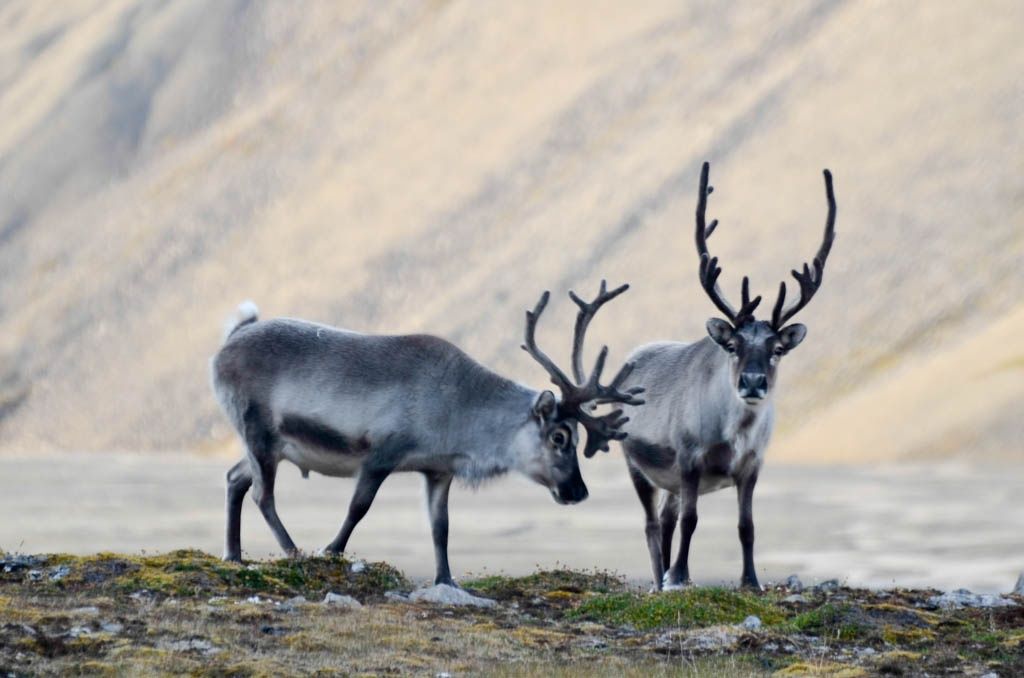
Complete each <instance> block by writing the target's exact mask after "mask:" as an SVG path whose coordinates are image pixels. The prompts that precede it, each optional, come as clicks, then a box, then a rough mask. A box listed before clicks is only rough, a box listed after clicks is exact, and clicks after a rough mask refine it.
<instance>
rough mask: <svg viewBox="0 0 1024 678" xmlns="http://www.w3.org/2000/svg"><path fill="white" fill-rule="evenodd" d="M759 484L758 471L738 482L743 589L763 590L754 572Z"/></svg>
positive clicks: (741, 580)
mask: <svg viewBox="0 0 1024 678" xmlns="http://www.w3.org/2000/svg"><path fill="white" fill-rule="evenodd" d="M756 484H757V471H754V472H753V473H751V474H750V475H749V476H746V477H742V478H738V479H737V481H736V496H737V497H738V499H739V504H740V522H739V533H740V544H741V545H742V546H743V576H742V577H741V578H740V585H741V586H742V587H743V588H753V589H757V590H761V585H760V584H759V583H758V581H757V573H756V572H755V571H754V485H756Z"/></svg>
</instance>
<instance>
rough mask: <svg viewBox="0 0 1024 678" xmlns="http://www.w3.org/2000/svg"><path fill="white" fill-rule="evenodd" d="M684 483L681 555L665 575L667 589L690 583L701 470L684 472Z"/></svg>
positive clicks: (681, 490) (680, 521)
mask: <svg viewBox="0 0 1024 678" xmlns="http://www.w3.org/2000/svg"><path fill="white" fill-rule="evenodd" d="M682 480H683V482H682V487H681V488H680V493H679V495H680V498H681V504H682V515H681V516H680V518H679V526H680V528H681V530H682V533H683V535H682V539H681V540H680V542H679V555H678V556H677V557H676V562H675V564H674V565H673V566H672V568H671V569H670V570H669V571H668V572H666V573H665V588H666V589H669V590H671V589H680V588H682V587H683V586H685V585H687V584H689V583H690V564H689V560H690V539H691V538H692V537H693V533H694V531H695V530H696V529H697V496H698V492H699V490H700V469H699V468H692V469H689V470H686V471H683V479H682Z"/></svg>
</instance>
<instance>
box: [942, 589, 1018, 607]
mask: <svg viewBox="0 0 1024 678" xmlns="http://www.w3.org/2000/svg"><path fill="white" fill-rule="evenodd" d="M928 603H929V604H930V605H935V606H936V607H941V608H943V609H950V608H958V607H984V608H989V607H1012V606H1014V605H1016V604H1017V603H1015V602H1013V601H1012V600H1010V599H1009V598H1004V597H1003V596H1000V595H998V594H994V593H971V592H970V591H968V590H967V589H957V590H956V591H948V592H946V593H943V594H942V595H941V596H932V597H931V598H929V599H928Z"/></svg>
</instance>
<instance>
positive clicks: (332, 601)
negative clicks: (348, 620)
mask: <svg viewBox="0 0 1024 678" xmlns="http://www.w3.org/2000/svg"><path fill="white" fill-rule="evenodd" d="M324 605H338V606H340V607H347V608H348V609H350V610H358V609H359V608H361V607H362V606H363V604H362V603H360V602H359V601H358V600H356V599H355V598H353V597H352V596H346V595H342V594H340V593H328V594H327V595H326V596H324Z"/></svg>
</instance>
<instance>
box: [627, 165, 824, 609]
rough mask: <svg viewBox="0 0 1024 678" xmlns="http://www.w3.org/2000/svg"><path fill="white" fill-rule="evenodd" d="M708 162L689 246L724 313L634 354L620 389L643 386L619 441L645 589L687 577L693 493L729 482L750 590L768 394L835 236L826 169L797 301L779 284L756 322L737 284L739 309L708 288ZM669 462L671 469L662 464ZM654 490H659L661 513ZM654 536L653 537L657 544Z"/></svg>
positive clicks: (798, 334) (712, 277) (751, 302)
mask: <svg viewBox="0 0 1024 678" xmlns="http://www.w3.org/2000/svg"><path fill="white" fill-rule="evenodd" d="M709 172H710V166H709V164H708V163H707V162H705V163H704V164H703V166H702V167H701V174H700V184H699V187H698V189H697V211H696V222H695V225H696V231H695V232H694V244H695V245H696V248H697V255H698V257H699V259H700V267H699V269H698V270H699V276H698V277H699V280H700V283H701V287H702V288H703V289H704V291H705V293H707V295H708V297H709V298H710V299H711V301H712V303H713V304H714V305H715V306H716V307H717V308H718V310H719V311H720V312H721V313H722V314H723V315H724V316H725V318H726V319H722V318H711V319H709V320H708V321H707V325H706V326H707V331H708V336H707V337H705V338H704V339H702V340H701V341H698V342H696V343H693V344H682V343H676V342H662V343H657V344H649V345H647V346H642V347H640V348H639V349H637V350H636V351H635V352H634V353H633V355H631V356H630V357H629V361H630V363H631V364H632V365H633V371H632V373H631V374H630V375H629V378H628V380H627V381H626V384H625V385H626V386H631V385H634V384H635V385H637V387H644V388H645V389H646V400H647V405H645V406H644V407H643V408H639V409H636V408H633V407H631V406H630V405H629V404H628V403H627V404H626V405H625V410H626V412H625V414H626V415H628V417H629V419H628V421H627V423H626V425H624V426H623V428H622V430H623V432H624V433H625V434H626V435H627V439H626V440H624V441H623V443H622V449H623V450H624V452H625V454H626V462H627V464H628V466H629V473H630V478H631V479H632V481H633V486H634V487H635V488H636V492H637V496H638V497H639V499H640V503H641V504H642V505H643V508H644V515H645V519H646V524H645V533H646V535H647V546H648V549H649V550H650V554H651V566H652V570H653V572H654V586H655V588H656V589H661V588H662V587H663V586H665V585H667V586H670V587H673V588H675V587H679V586H682V585H684V584H685V583H687V582H688V581H689V578H690V571H689V551H690V538H691V537H692V536H693V532H694V530H695V529H696V528H697V497H698V496H699V495H701V494H706V493H708V492H713V491H715V490H718V489H721V488H723V487H729V486H731V485H735V486H736V489H737V498H738V500H739V515H740V519H739V525H738V528H739V530H738V531H739V538H740V544H741V545H742V547H743V574H742V577H741V582H742V584H743V585H744V586H750V587H753V588H759V584H758V582H757V574H756V572H755V570H754V518H753V496H754V486H755V485H756V483H757V478H758V475H759V474H760V471H761V465H762V464H763V463H764V453H765V448H766V447H767V446H768V441H769V439H770V438H771V433H772V424H773V421H774V418H775V410H774V405H773V404H772V394H773V392H774V389H775V381H776V373H777V370H778V364H779V361H780V360H781V358H782V356H784V355H785V354H786V353H788V352H789V351H791V350H793V349H794V348H796V347H797V346H798V345H799V344H800V342H801V341H803V339H804V337H805V336H806V334H807V329H806V328H805V327H804V326H803V325H801V324H800V323H792V324H789V325H787V324H786V323H787V322H788V321H789V320H790V319H791V318H792V317H793V316H794V315H796V314H797V313H798V312H799V311H800V310H801V309H802V308H804V307H805V306H806V305H807V303H808V302H809V301H810V300H811V298H812V297H813V296H814V295H815V293H816V292H817V291H818V289H819V288H820V287H821V281H822V275H823V273H824V270H825V261H826V259H827V258H828V254H829V252H830V251H831V249H832V243H833V241H834V239H835V219H836V201H835V194H834V191H833V187H832V173H831V172H829V171H828V170H825V171H824V173H823V174H824V177H825V196H826V199H827V201H828V217H827V218H826V221H825V231H824V235H823V236H822V243H821V245H820V247H819V248H818V252H817V254H816V255H815V257H814V259H813V261H812V262H811V263H807V264H804V265H803V268H802V271H801V270H794V271H793V277H794V279H795V280H796V281H797V283H798V284H799V297H798V298H797V300H796V301H795V302H794V303H791V304H790V305H789V306H786V305H785V301H786V284H785V283H782V284H781V285H779V295H778V297H777V299H776V302H775V306H774V308H773V309H772V316H771V317H772V320H771V322H770V323H769V322H765V321H762V320H757V319H756V318H755V317H754V311H755V309H756V308H757V306H758V305H759V304H760V303H761V297H760V296H758V297H754V298H751V296H750V280H749V278H746V277H744V278H743V284H742V287H741V292H740V295H741V296H740V299H741V304H740V306H739V309H738V310H737V309H736V308H734V307H733V305H732V304H730V303H729V302H728V301H727V300H726V298H725V296H724V295H723V294H722V290H721V289H720V288H719V286H718V278H719V275H720V274H721V272H722V268H721V266H719V265H718V257H714V256H711V253H710V251H709V250H708V246H707V239H708V237H710V236H711V234H712V232H713V231H714V230H715V228H716V227H717V224H718V221H717V220H715V221H712V222H710V223H708V222H707V217H706V210H707V199H708V195H710V194H711V191H712V189H711V186H710V185H709V184H708V175H709ZM670 459H671V461H672V463H671V464H670V463H668V462H669V460H670ZM656 488H660V489H661V490H664V491H666V492H667V495H666V497H665V500H664V503H663V504H662V509H661V514H660V516H659V515H658V513H657V511H656V509H655V494H656ZM677 515H679V516H680V518H679V526H680V530H681V532H682V539H681V542H680V546H679V554H678V556H677V557H676V561H675V563H674V564H673V565H672V567H669V550H670V548H671V545H672V533H673V531H674V522H675V519H676V516H677ZM659 535H660V538H659Z"/></svg>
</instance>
